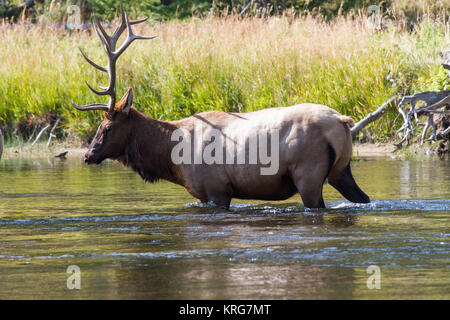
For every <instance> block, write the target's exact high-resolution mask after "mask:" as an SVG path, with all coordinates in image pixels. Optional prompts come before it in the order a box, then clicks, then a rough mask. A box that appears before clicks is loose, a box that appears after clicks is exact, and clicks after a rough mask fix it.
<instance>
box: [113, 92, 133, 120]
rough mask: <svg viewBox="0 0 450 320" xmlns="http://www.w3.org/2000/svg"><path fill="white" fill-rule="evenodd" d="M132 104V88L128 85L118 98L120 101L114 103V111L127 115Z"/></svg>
mask: <svg viewBox="0 0 450 320" xmlns="http://www.w3.org/2000/svg"><path fill="white" fill-rule="evenodd" d="M132 105H133V89H131V87H130V88H128V90H127V92H126V93H125V95H124V96H123V97H122V99H120V101H119V102H117V103H116V106H115V107H114V110H115V111H116V112H120V113H124V114H126V115H128V112H130V109H131V106H132Z"/></svg>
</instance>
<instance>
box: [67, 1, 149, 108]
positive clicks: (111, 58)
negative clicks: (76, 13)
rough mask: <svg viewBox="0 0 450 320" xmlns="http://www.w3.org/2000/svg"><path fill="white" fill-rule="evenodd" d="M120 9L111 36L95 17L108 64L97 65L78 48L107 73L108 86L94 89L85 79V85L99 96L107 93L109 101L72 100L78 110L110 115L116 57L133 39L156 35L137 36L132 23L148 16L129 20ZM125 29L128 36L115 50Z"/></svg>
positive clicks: (97, 31)
mask: <svg viewBox="0 0 450 320" xmlns="http://www.w3.org/2000/svg"><path fill="white" fill-rule="evenodd" d="M120 11H121V14H122V19H121V23H120V26H119V27H118V28H117V29H116V30H115V31H114V33H113V34H112V36H109V35H108V34H107V33H106V31H105V29H103V27H102V25H101V24H100V22H99V21H98V19H97V18H95V23H94V29H95V32H96V33H97V36H98V38H99V39H100V42H101V44H102V47H103V49H104V50H105V52H106V55H107V56H108V65H107V66H106V67H102V66H99V65H98V64H96V63H95V62H93V61H92V60H91V59H89V58H88V57H87V56H86V55H85V54H84V53H83V51H81V49H79V50H80V52H81V54H82V55H83V57H84V58H85V59H86V61H87V62H89V64H90V65H92V66H93V67H94V68H96V69H98V70H100V71H103V72H106V73H108V76H109V86H108V87H106V88H105V87H102V86H99V87H100V89H102V90H103V91H98V90H95V89H94V88H92V87H91V86H90V85H89V83H87V81H85V82H86V85H87V86H88V88H89V89H90V90H91V91H92V92H94V93H95V94H98V95H101V96H106V95H108V96H109V102H108V104H100V103H93V104H89V105H85V106H78V105H76V104H75V103H74V102H73V101H72V105H73V106H74V107H75V108H76V109H78V110H83V111H85V110H103V111H106V112H108V113H109V114H110V115H112V114H113V113H114V106H115V104H116V61H117V59H118V58H119V57H120V55H121V54H122V53H123V52H124V51H125V50H126V49H127V48H128V46H129V45H130V44H131V42H133V41H134V40H137V39H144V40H145V39H153V38H155V37H156V36H153V37H143V36H137V35H135V34H134V33H133V31H132V30H131V26H132V25H134V24H138V23H142V22H144V21H146V20H147V19H148V18H145V19H141V20H134V21H129V20H128V15H127V14H126V12H125V11H124V10H123V8H122V6H120ZM125 29H127V30H128V37H127V39H126V40H125V41H124V42H123V44H122V45H121V46H120V48H119V49H117V51H116V43H117V40H119V38H120V36H121V34H122V33H123V32H124V31H125ZM99 30H100V31H99Z"/></svg>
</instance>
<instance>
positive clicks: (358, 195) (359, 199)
mask: <svg viewBox="0 0 450 320" xmlns="http://www.w3.org/2000/svg"><path fill="white" fill-rule="evenodd" d="M328 182H329V183H330V185H331V186H332V187H334V188H335V189H336V190H337V191H339V192H340V193H341V194H342V195H343V196H344V197H345V198H346V199H347V200H349V201H351V202H355V203H369V202H370V198H369V196H368V195H367V194H365V193H364V192H363V191H362V190H361V189H360V188H359V187H358V185H357V184H356V181H355V179H354V178H353V175H352V171H351V169H350V163H349V164H348V165H347V167H345V169H344V171H343V172H342V175H341V176H340V178H339V179H334V178H332V177H328Z"/></svg>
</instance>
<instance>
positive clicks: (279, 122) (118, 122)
mask: <svg viewBox="0 0 450 320" xmlns="http://www.w3.org/2000/svg"><path fill="white" fill-rule="evenodd" d="M121 15H122V18H121V24H120V26H119V27H118V28H117V29H116V30H115V31H114V33H113V34H112V35H111V36H110V35H108V34H107V33H106V32H105V30H104V29H103V27H102V25H101V24H100V22H99V21H98V20H97V19H96V20H95V31H96V33H97V36H98V38H99V39H100V42H101V44H102V46H103V49H104V50H105V52H106V54H107V56H108V65H107V66H106V67H102V66H99V65H98V64H96V63H95V62H93V61H91V60H90V59H89V58H88V57H87V56H86V55H85V54H84V53H83V52H82V51H81V49H80V51H81V54H82V55H83V57H84V58H85V59H86V60H87V62H88V63H89V64H91V65H92V66H93V67H95V68H97V69H98V70H101V71H102V72H106V73H107V74H108V75H109V86H108V87H107V88H103V87H101V88H102V89H103V91H97V90H95V89H94V88H92V87H91V86H90V85H89V84H88V83H87V82H86V84H87V86H88V87H89V89H91V90H92V91H93V92H94V93H96V94H98V95H105V96H106V95H107V96H109V102H108V104H98V103H94V104H90V105H85V106H78V105H76V104H75V103H74V102H72V104H73V106H74V107H75V108H76V109H78V110H82V111H87V110H103V111H104V120H103V121H102V123H101V124H100V125H99V127H98V129H97V133H96V135H95V137H94V139H93V140H92V142H91V144H90V146H89V149H88V151H87V152H86V154H85V163H86V164H100V163H101V162H102V161H103V160H105V159H113V160H117V161H119V162H120V163H122V164H123V165H125V166H128V167H131V168H132V169H133V170H134V171H136V172H137V173H138V174H139V175H140V176H141V177H142V178H143V179H144V180H145V181H148V182H156V181H157V180H159V179H164V180H167V181H170V182H173V183H176V184H179V185H181V186H184V187H185V188H186V190H187V191H188V192H189V193H190V194H191V195H192V196H194V197H195V198H197V199H199V200H200V202H202V203H210V204H213V205H216V206H219V207H223V208H226V209H228V208H229V206H230V202H231V199H232V198H239V199H256V200H284V199H288V198H289V197H291V196H293V195H294V194H295V193H296V192H299V193H300V196H301V198H302V201H303V204H304V205H305V206H306V207H309V208H324V207H325V203H324V200H323V196H322V189H323V185H324V183H326V181H328V182H329V184H330V185H331V186H333V187H334V188H336V189H337V190H338V191H339V192H340V193H341V194H342V195H343V196H344V197H345V198H346V199H348V200H350V201H352V202H356V203H367V202H370V200H369V197H368V196H367V195H366V194H365V193H364V192H363V191H362V190H361V189H360V188H359V187H358V185H357V184H356V182H355V180H354V178H353V176H352V173H351V169H350V159H351V155H352V140H351V134H350V125H351V124H352V119H351V118H349V117H346V116H343V115H341V114H339V113H338V112H336V111H334V110H333V109H331V108H328V107H326V106H323V105H318V104H300V105H295V106H290V107H280V108H269V109H264V110H260V111H256V112H249V113H234V112H219V111H210V112H202V113H199V114H195V115H193V116H190V117H188V118H184V119H181V120H176V121H159V120H156V119H152V118H150V117H148V116H146V115H144V114H143V113H141V112H139V111H138V110H137V109H136V108H135V107H134V106H133V91H132V89H131V88H129V89H128V91H127V92H126V93H125V95H124V96H123V97H122V98H121V99H120V101H118V102H116V62H117V59H118V58H119V56H120V55H121V54H122V53H123V52H124V51H125V49H126V48H127V47H128V46H129V45H130V44H131V42H133V41H134V40H136V39H152V38H154V37H143V36H137V35H134V34H133V31H132V29H131V26H132V25H134V24H138V23H141V22H143V21H145V20H146V19H143V20H137V21H130V20H129V19H128V16H127V14H126V13H125V12H124V11H123V9H122V10H121ZM125 29H127V30H128V37H127V38H126V40H125V41H124V43H123V44H122V45H121V46H120V48H119V49H117V50H116V49H115V46H116V42H117V40H118V38H119V37H120V35H121V34H122V33H123V31H125ZM197 129H201V131H202V132H203V136H200V137H198V136H196V135H195V133H196V130H197ZM180 130H181V131H182V132H183V134H184V135H185V136H189V137H193V138H192V139H193V141H191V142H192V143H193V144H194V146H195V145H197V148H198V147H199V149H200V150H202V148H207V145H209V144H208V142H211V141H208V140H207V141H203V139H202V137H204V136H208V134H211V136H213V134H212V133H213V131H214V132H216V133H217V132H219V135H220V137H219V138H223V139H224V140H226V141H227V146H228V141H231V143H230V146H233V147H234V148H235V151H236V154H238V153H239V154H244V155H245V160H246V159H249V158H250V157H251V156H252V155H251V151H252V150H251V148H250V140H251V139H252V137H253V136H254V135H255V133H257V132H259V133H261V132H263V133H267V134H269V135H270V134H272V133H274V132H275V131H276V132H277V133H278V134H277V136H278V138H279V140H278V141H276V140H271V142H270V145H271V146H274V145H275V144H277V143H278V154H277V156H278V166H277V168H276V169H277V170H276V172H274V173H272V174H261V172H262V171H261V169H262V168H263V167H264V164H263V163H262V161H260V162H257V163H246V161H244V162H243V163H232V164H229V163H226V164H224V163H221V162H220V161H217V162H213V163H203V162H201V163H195V161H194V163H189V162H182V163H179V162H178V161H175V160H174V159H173V151H174V148H176V147H177V146H178V145H179V143H180V142H179V140H178V141H177V139H174V138H173V137H174V134H175V133H176V132H180ZM179 137H180V136H178V138H179ZM217 138H218V136H217V135H216V136H215V139H217ZM239 139H240V140H239ZM238 140H239V141H241V142H242V143H237V142H236V141H238ZM191 142H190V143H191ZM266 142H267V141H266ZM211 143H212V142H211ZM184 151H185V150H183V153H184ZM219 151H220V152H219ZM222 151H223V152H225V153H226V152H227V151H228V150H225V148H224V150H219V149H216V150H215V152H217V154H219V153H222ZM180 154H181V153H180ZM217 154H216V155H217ZM183 156H185V155H184V154H183ZM189 157H190V156H188V158H189ZM247 162H249V161H247Z"/></svg>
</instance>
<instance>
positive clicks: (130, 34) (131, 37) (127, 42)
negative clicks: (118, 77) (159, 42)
mask: <svg viewBox="0 0 450 320" xmlns="http://www.w3.org/2000/svg"><path fill="white" fill-rule="evenodd" d="M123 15H124V17H125V23H126V27H127V29H128V37H127V39H126V40H125V42H124V43H123V44H122V45H121V46H120V48H119V49H118V50H117V51H115V52H114V55H115V57H116V59H117V58H118V57H119V56H120V55H121V54H122V53H123V52H124V51H125V50H126V49H127V48H128V46H129V45H130V44H131V43H132V42H133V41H134V40H137V39H142V40H149V39H153V38H156V36H152V37H144V36H137V35H135V34H134V33H133V30H132V29H131V23H130V21H129V20H128V15H127V13H126V12H123Z"/></svg>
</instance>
